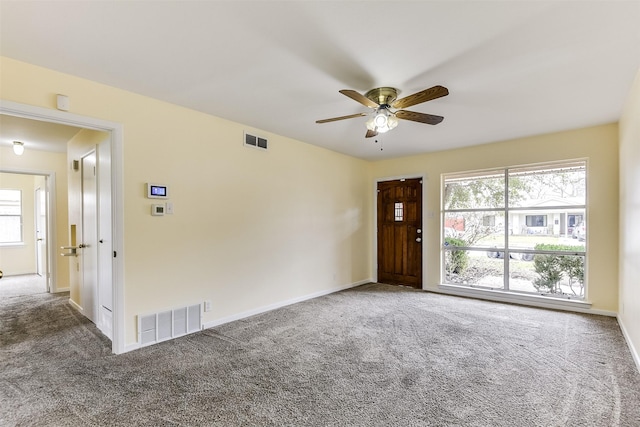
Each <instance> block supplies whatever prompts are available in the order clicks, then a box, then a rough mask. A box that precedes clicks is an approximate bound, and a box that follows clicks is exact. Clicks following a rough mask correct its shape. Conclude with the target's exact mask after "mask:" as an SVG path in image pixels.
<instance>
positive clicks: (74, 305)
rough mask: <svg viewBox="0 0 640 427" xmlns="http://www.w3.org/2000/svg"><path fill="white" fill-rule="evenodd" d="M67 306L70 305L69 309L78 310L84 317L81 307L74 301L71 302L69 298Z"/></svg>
mask: <svg viewBox="0 0 640 427" xmlns="http://www.w3.org/2000/svg"><path fill="white" fill-rule="evenodd" d="M69 305H71V307H73V308H75V309H76V310H78V311H79V312H80V313H82V315H83V316H84V309H83V308H82V307H80V306H79V305H78V304H77V303H76V302H75V301H74V300H72V299H71V298H69Z"/></svg>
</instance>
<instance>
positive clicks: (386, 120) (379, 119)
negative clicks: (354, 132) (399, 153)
mask: <svg viewBox="0 0 640 427" xmlns="http://www.w3.org/2000/svg"><path fill="white" fill-rule="evenodd" d="M396 126H398V119H397V118H396V116H395V115H394V114H393V113H391V112H390V111H389V110H388V109H387V108H379V109H377V110H376V112H375V113H374V114H373V115H372V116H371V117H370V118H369V120H367V129H369V130H371V131H375V132H378V133H385V132H388V131H390V130H391V129H393V128H395V127H396Z"/></svg>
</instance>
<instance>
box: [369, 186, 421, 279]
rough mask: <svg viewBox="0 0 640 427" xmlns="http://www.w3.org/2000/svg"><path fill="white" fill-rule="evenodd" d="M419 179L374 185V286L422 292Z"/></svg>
mask: <svg viewBox="0 0 640 427" xmlns="http://www.w3.org/2000/svg"><path fill="white" fill-rule="evenodd" d="M422 238H423V236H422V179H421V178H417V179H401V180H397V181H385V182H379V183H378V282H380V283H388V284H393V285H407V286H412V287H414V288H418V289H422Z"/></svg>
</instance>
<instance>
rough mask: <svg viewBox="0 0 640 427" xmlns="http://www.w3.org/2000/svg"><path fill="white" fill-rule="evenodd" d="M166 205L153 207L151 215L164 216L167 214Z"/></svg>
mask: <svg viewBox="0 0 640 427" xmlns="http://www.w3.org/2000/svg"><path fill="white" fill-rule="evenodd" d="M165 210H166V209H165V206H164V205H151V215H153V216H162V215H164V213H165Z"/></svg>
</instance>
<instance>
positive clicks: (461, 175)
mask: <svg viewBox="0 0 640 427" xmlns="http://www.w3.org/2000/svg"><path fill="white" fill-rule="evenodd" d="M575 165H581V166H580V167H582V168H583V169H584V192H585V197H584V204H577V205H565V206H544V207H523V206H511V204H510V201H509V177H510V175H509V172H510V171H511V170H518V169H527V168H530V169H532V170H534V171H542V170H545V169H555V168H562V167H563V166H566V167H569V168H571V167H575ZM499 175H502V176H503V177H504V205H503V207H498V208H496V207H480V208H466V209H462V208H460V209H458V208H456V209H447V208H446V207H445V205H446V200H445V193H446V192H445V186H446V183H447V179H468V180H473V179H474V178H481V179H482V178H485V177H487V178H491V177H496V176H499ZM587 194H588V162H587V159H569V160H565V161H559V162H545V163H539V164H530V165H523V166H522V165H516V166H507V167H502V168H490V169H484V170H474V171H469V172H455V173H444V174H442V175H441V195H442V196H441V207H440V209H441V227H440V228H441V230H440V235H441V245H440V248H441V250H440V254H441V263H440V265H441V267H440V283H441V284H443V285H446V286H461V287H465V288H469V289H477V290H481V291H482V290H487V291H500V292H504V293H507V294H517V295H532V296H536V295H539V296H545V297H550V298H557V299H568V300H577V301H580V302H583V301H586V300H587V295H588V278H587V268H586V267H587V265H588V249H587V238H588V236H589V233H588V231H587V229H586V228H585V234H586V236H587V237H586V238H585V245H584V250H582V251H581V250H576V251H560V250H540V249H538V250H535V249H520V248H510V244H509V236H510V234H511V233H510V226H511V224H510V214H512V213H515V212H522V213H525V214H526V215H527V216H529V215H532V216H538V215H536V214H535V213H531V212H532V211H535V210H540V211H553V210H560V209H561V210H582V213H581V214H576V213H572V214H571V215H574V216H575V215H581V218H582V222H584V223H585V227H586V224H587V220H586V219H587V216H588V206H589V205H588V200H587V199H588V198H587ZM454 213H457V214H463V213H484V214H485V215H487V214H493V215H498V214H503V215H504V218H505V220H504V246H503V247H501V248H496V251H497V252H499V253H502V258H503V259H504V270H503V287H502V288H494V287H487V286H480V285H473V284H462V285H460V284H457V283H448V282H447V280H446V278H447V276H446V259H447V255H448V256H451V255H452V254H453V253H454V252H455V251H474V252H478V251H484V252H486V251H487V248H486V247H480V246H452V245H449V244H448V243H447V242H446V238H447V236H446V235H445V224H446V221H447V214H454ZM540 216H542V215H540ZM544 216H548V214H544ZM525 221H526V220H525ZM567 221H568V214H567ZM545 222H546V224H547V225H545V226H544V227H548V226H549V220H548V218H547V219H546V221H545ZM551 223H553V219H551ZM576 226H577V224H576ZM566 227H568V224H567V225H566ZM567 230H568V228H567ZM512 253H515V254H521V255H522V254H527V255H528V256H530V257H533V256H535V255H559V256H562V255H564V256H581V257H583V266H584V277H583V292H582V295H581V297H573V296H571V295H567V294H554V293H546V292H539V291H538V292H530V291H521V290H515V289H510V286H509V279H510V277H511V275H510V259H511V254H512Z"/></svg>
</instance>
